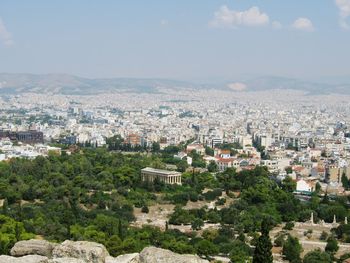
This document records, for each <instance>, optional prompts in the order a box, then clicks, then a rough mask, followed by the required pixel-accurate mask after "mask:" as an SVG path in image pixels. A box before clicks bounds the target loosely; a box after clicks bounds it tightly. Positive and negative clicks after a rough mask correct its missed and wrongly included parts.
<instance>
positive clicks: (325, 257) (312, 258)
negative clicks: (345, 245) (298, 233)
mask: <svg viewBox="0 0 350 263" xmlns="http://www.w3.org/2000/svg"><path fill="white" fill-rule="evenodd" d="M303 263H332V259H331V256H330V255H329V254H328V253H326V252H322V251H321V250H320V249H316V250H313V251H310V252H308V253H307V254H306V255H305V256H304V259H303Z"/></svg>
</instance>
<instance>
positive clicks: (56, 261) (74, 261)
mask: <svg viewBox="0 0 350 263" xmlns="http://www.w3.org/2000/svg"><path fill="white" fill-rule="evenodd" d="M48 263H86V261H85V260H82V259H80V258H53V259H49V262H48Z"/></svg>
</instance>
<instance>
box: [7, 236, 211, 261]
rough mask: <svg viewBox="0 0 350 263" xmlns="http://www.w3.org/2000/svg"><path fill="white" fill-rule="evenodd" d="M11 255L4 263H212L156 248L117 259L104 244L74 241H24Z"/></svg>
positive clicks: (15, 247)
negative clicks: (59, 242) (110, 254)
mask: <svg viewBox="0 0 350 263" xmlns="http://www.w3.org/2000/svg"><path fill="white" fill-rule="evenodd" d="M33 254H35V255H33ZM11 255H12V256H0V263H209V262H208V261H207V260H204V259H201V258H200V257H198V256H196V255H180V254H177V253H174V252H171V251H169V250H166V249H161V248H156V247H146V248H144V249H143V250H142V251H141V252H140V253H133V254H125V255H120V256H118V257H116V258H114V257H111V256H109V254H108V251H107V250H106V248H105V247H104V246H103V245H101V244H98V243H94V242H87V241H76V242H75V241H70V240H66V241H64V242H63V243H62V244H54V243H50V242H47V241H42V240H27V241H20V242H18V243H16V244H15V246H14V247H13V248H12V250H11ZM14 256H15V257H14Z"/></svg>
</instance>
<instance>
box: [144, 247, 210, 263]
mask: <svg viewBox="0 0 350 263" xmlns="http://www.w3.org/2000/svg"><path fill="white" fill-rule="evenodd" d="M139 257H140V263H209V261H207V260H204V259H201V258H200V257H198V256H197V255H180V254H176V253H174V252H171V251H170V250H166V249H162V248H156V247H146V248H144V249H143V250H142V251H141V253H140V255H139Z"/></svg>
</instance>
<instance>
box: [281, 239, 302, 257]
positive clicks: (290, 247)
mask: <svg viewBox="0 0 350 263" xmlns="http://www.w3.org/2000/svg"><path fill="white" fill-rule="evenodd" d="M301 252H302V247H301V245H300V243H299V240H298V238H296V237H292V236H291V235H288V238H287V240H286V242H284V244H283V250H282V253H283V255H284V257H285V258H286V259H287V260H289V262H291V263H300V262H301V258H300V253H301Z"/></svg>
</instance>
